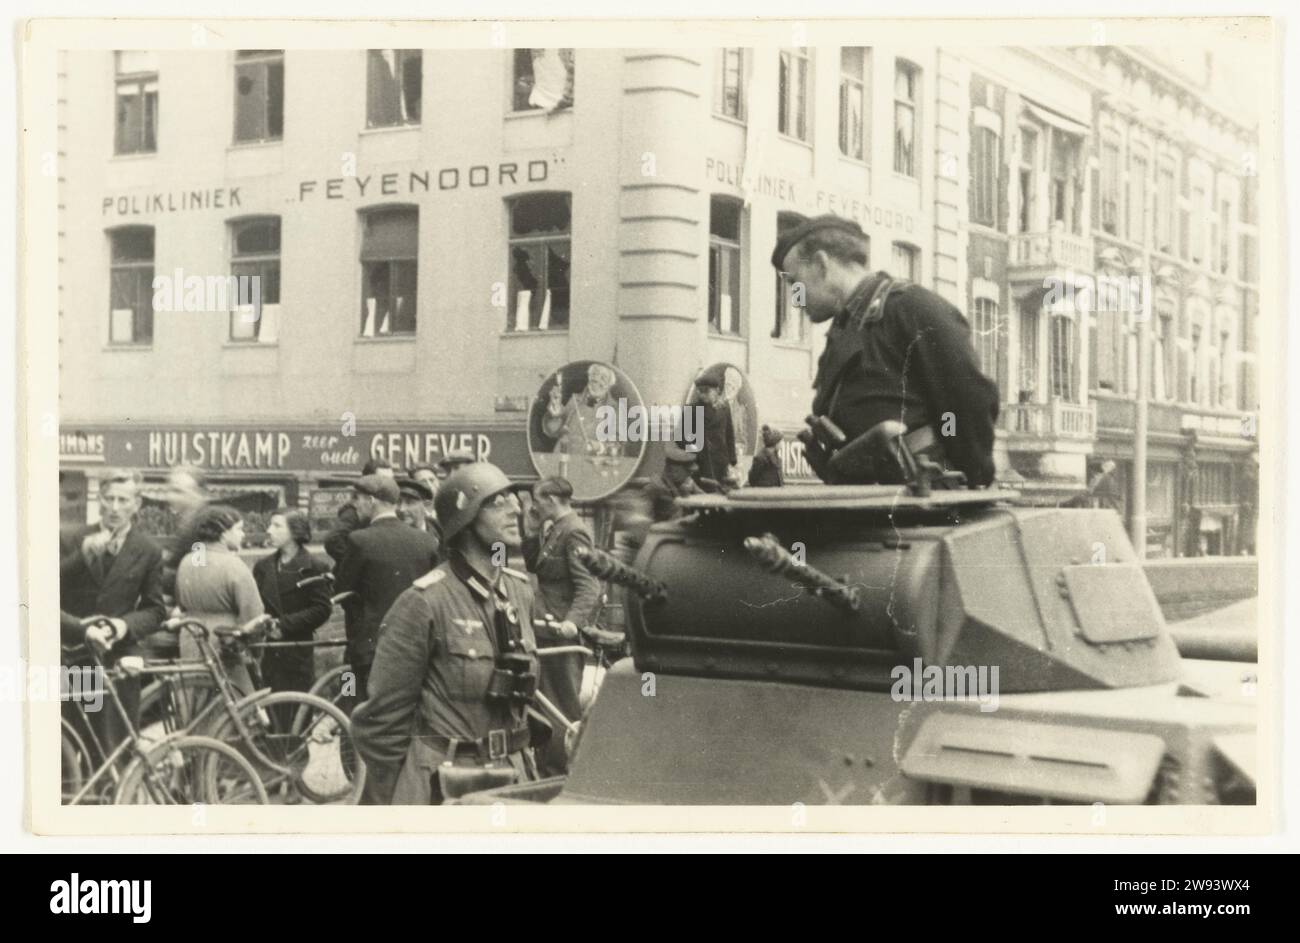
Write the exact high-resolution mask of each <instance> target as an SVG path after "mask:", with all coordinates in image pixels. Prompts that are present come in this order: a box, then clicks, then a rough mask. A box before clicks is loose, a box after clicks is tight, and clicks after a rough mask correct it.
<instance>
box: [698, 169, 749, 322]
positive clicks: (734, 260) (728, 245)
mask: <svg viewBox="0 0 1300 943" xmlns="http://www.w3.org/2000/svg"><path fill="white" fill-rule="evenodd" d="M722 204H731V205H732V207H733V208H734V210H735V212H736V238H735V239H734V240H732V239H728V238H726V237H725V236H720V235H718V234H717V233H715V232H714V224H713V211H714V207H715V206H719V205H722ZM744 214H745V207H744V204H743V202H742V201H741V200H738V199H735V198H734V197H727V196H722V195H718V194H713V195H711V196H710V197H709V283H708V312H707V321H708V325H709V333H710V334H711V335H717V336H720V337H743V336H744V330H743V328H742V325H741V320H742V319H741V312H742V311H743V305H742V299H741V297H740V296H741V293H742V292H743V291H744V290H745V286H744V271H743V268H742V261H743V259H744V251H743V246H744V233H745V219H744ZM715 258H717V259H719V260H721V259H724V258H725V259H729V260H730V261H729V263H728V266H729V268H728V270H729V271H732V272H734V281H735V286H736V294H735V296H733V297H732V299H731V303H732V311H733V313H734V317H735V328H734V330H724V329H723V326H722V292H721V291H716V292H715V286H716V287H717V288H719V289H720V288H721V278H720V277H719V278H717V279H715V278H714V274H713V273H714V259H715ZM721 269H722V267H721V266H719V271H721Z"/></svg>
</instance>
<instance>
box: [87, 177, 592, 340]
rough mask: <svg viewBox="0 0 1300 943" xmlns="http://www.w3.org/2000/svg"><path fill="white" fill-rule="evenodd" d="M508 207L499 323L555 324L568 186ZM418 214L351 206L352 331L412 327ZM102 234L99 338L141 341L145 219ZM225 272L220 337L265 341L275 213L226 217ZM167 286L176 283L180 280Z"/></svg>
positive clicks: (148, 239) (270, 322) (150, 284)
mask: <svg viewBox="0 0 1300 943" xmlns="http://www.w3.org/2000/svg"><path fill="white" fill-rule="evenodd" d="M508 210H509V215H510V220H509V226H510V229H509V246H508V253H507V257H508V266H509V283H508V284H509V295H508V302H507V303H508V309H509V310H508V321H507V329H508V330H511V331H530V330H541V331H545V330H563V329H565V328H567V327H568V325H569V282H570V276H569V267H570V258H571V256H570V220H571V216H572V213H571V208H570V197H569V194H567V193H532V194H527V195H524V196H519V197H515V198H512V199H511V200H510V201H508ZM419 219H420V218H419V210H418V209H416V208H414V207H397V208H391V207H390V208H382V209H376V210H369V211H366V212H364V213H362V214H361V253H360V258H359V262H360V266H361V306H360V313H359V322H358V332H359V335H360V336H361V337H388V336H401V335H411V334H414V333H415V329H416V311H417V300H418V277H417V260H418V258H419V228H420V227H419ZM109 236H110V240H111V272H110V288H109V312H110V314H109V342H110V343H111V344H122V345H130V344H148V343H150V342H151V341H152V339H153V318H154V309H155V306H154V297H155V289H154V230H153V227H151V226H129V227H123V228H120V229H115V230H111V231H110V233H109ZM230 274H231V276H232V278H233V279H235V281H234V282H233V283H232V285H231V286H230V292H229V293H227V295H223V300H224V301H225V302H226V303H225V304H223V305H222V306H221V309H223V310H225V309H228V310H229V311H230V333H229V338H230V340H231V341H232V342H250V343H256V342H259V341H260V342H262V343H274V342H275V341H276V339H277V338H278V334H279V325H278V323H277V319H278V314H279V304H280V220H279V218H278V217H275V216H265V217H256V218H252V219H243V220H236V221H234V222H232V223H230ZM252 278H256V281H252V280H251V279H252ZM254 289H255V290H254ZM175 291H176V292H177V293H178V294H179V293H183V290H182V288H181V286H177V287H176V288H175ZM207 300H209V298H208V296H205V299H204V301H205V303H206V301H207ZM204 310H209V309H208V308H204Z"/></svg>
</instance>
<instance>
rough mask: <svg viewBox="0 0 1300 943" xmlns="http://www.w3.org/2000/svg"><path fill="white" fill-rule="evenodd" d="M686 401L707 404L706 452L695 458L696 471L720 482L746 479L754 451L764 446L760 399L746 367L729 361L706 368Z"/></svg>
mask: <svg viewBox="0 0 1300 943" xmlns="http://www.w3.org/2000/svg"><path fill="white" fill-rule="evenodd" d="M685 403H686V405H687V406H688V407H690V406H707V407H708V410H707V411H706V413H705V417H704V425H705V428H704V429H703V430H701V431H700V439H701V445H702V448H701V452H702V453H704V454H702V456H701V457H700V458H699V459H697V460H696V474H697V475H698V476H699V477H703V478H709V479H712V480H716V481H718V482H719V483H724V482H728V481H729V482H731V483H732V484H734V485H738V484H740V483H742V482H744V481H745V480H746V478H747V477H748V475H749V466H750V464H751V463H752V462H753V461H754V453H755V451H757V449H759V448H761V447H762V443H761V442H759V441H758V403H757V401H756V400H755V399H754V388H753V386H752V385H751V384H750V382H749V378H748V377H746V376H745V374H744V371H742V370H741V369H740V368H739V367H737V366H735V365H734V364H729V363H715V364H713V366H711V367H706V368H704V369H703V370H701V371H700V372H699V373H697V374H696V375H695V379H694V380H693V381H692V382H691V388H690V389H689V390H688V391H687V392H686V399H685ZM733 442H734V447H735V452H734V456H733V454H732V451H731V443H733ZM719 475H721V476H722V477H718V476H719Z"/></svg>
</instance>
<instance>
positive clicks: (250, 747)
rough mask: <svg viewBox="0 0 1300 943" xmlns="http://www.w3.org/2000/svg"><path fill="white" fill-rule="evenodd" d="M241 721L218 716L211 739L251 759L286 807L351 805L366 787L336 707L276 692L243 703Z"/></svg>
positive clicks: (296, 693) (343, 719)
mask: <svg viewBox="0 0 1300 943" xmlns="http://www.w3.org/2000/svg"><path fill="white" fill-rule="evenodd" d="M238 710H239V717H240V720H241V721H242V722H243V724H244V726H245V727H246V728H247V730H248V735H249V738H250V740H248V741H246V740H244V738H243V737H242V736H241V735H240V732H239V730H238V729H237V728H236V726H235V722H234V720H233V718H231V716H230V715H229V714H223V715H221V722H220V723H218V724H215V725H214V726H213V728H212V734H213V736H215V737H216V738H217V739H218V740H221V741H222V742H223V743H227V744H230V745H231V746H233V747H235V748H237V749H239V750H240V751H241V752H243V754H244V755H245V756H247V757H249V759H251V760H253V762H254V764H255V765H256V767H257V770H258V773H259V775H260V776H261V777H262V780H263V782H265V783H266V786H267V789H268V790H269V791H270V792H271V793H272V794H273V795H276V794H282V795H283V798H284V800H285V801H286V802H295V801H302V800H305V801H307V802H310V803H313V804H316V805H323V804H325V803H342V804H349V805H355V804H356V802H357V801H358V800H359V799H360V798H361V790H362V787H363V786H364V785H365V778H366V774H365V765H364V764H363V763H362V762H361V761H360V759H358V758H357V756H356V750H355V748H354V747H353V744H352V725H351V724H350V723H349V721H348V718H347V716H346V715H345V714H344V713H343V711H341V710H340V709H339V708H338V707H336V706H334V705H333V704H331V703H330V702H329V701H326V700H324V699H323V698H319V697H315V696H313V695H311V694H303V693H302V692H301V691H276V692H275V693H273V694H265V695H262V696H260V697H259V696H254V697H251V698H248V699H246V700H244V701H242V702H241V703H240V704H239V707H238Z"/></svg>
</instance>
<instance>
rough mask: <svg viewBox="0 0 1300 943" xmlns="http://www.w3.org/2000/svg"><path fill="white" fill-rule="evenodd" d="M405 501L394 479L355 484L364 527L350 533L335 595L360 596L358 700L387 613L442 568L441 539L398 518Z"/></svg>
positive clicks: (353, 643) (353, 648) (351, 625)
mask: <svg viewBox="0 0 1300 943" xmlns="http://www.w3.org/2000/svg"><path fill="white" fill-rule="evenodd" d="M400 500H401V491H400V489H399V487H398V484H397V482H396V481H395V480H393V479H392V478H387V477H380V476H379V475H363V476H362V477H361V478H359V479H357V481H356V482H355V483H354V484H353V485H352V505H353V507H355V508H356V512H357V517H358V518H359V519H360V521H361V523H362V525H363V526H361V527H359V528H357V529H356V530H354V531H351V532H350V533H349V534H348V535H347V547H346V550H345V551H344V553H343V559H342V561H341V562H340V563H339V566H338V570H337V571H336V575H335V583H334V588H335V592H339V593H355V594H356V595H355V597H354V601H353V612H354V617H353V618H352V619H350V620H349V621H348V625H347V636H348V646H347V659H348V664H350V665H351V666H352V672H353V674H354V676H355V682H356V697H355V702H361V701H364V700H365V699H366V685H367V682H368V680H369V678H370V664H371V662H372V661H373V660H374V657H375V645H376V641H377V639H378V637H379V625H380V623H381V622H382V621H383V618H384V614H385V613H386V612H388V609H389V607H390V606H392V604H393V602H394V601H395V600H396V599H397V597H398V596H400V595H401V594H402V593H403V592H404V591H405V590H406V589H407V588H408V587H409V586H410V585H411V583H412V582H413V581H414V580H415V579H417V578H418V577H421V576H423V575H424V574H425V573H428V572H429V571H430V570H432V569H433V568H434V567H435V566H437V565H438V542H437V540H436V539H435V538H434V537H433V535H432V534H428V533H426V532H424V531H421V530H416V529H415V528H414V527H408V526H407V525H405V524H403V523H402V522H401V520H399V519H398V517H397V505H398V502H399V501H400ZM348 707H351V703H349V705H348Z"/></svg>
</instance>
